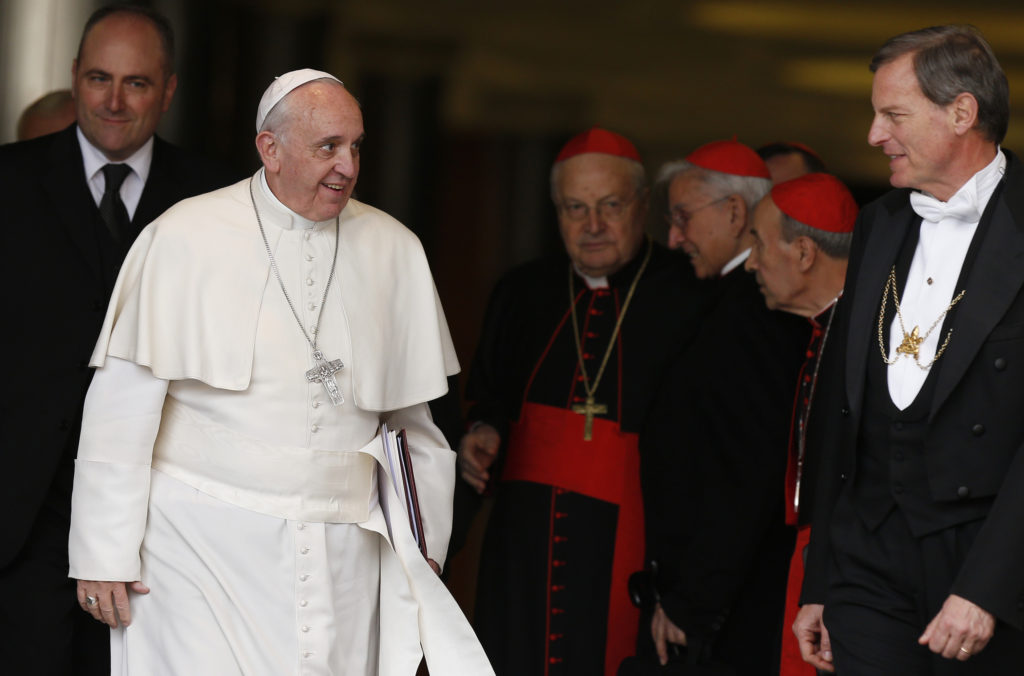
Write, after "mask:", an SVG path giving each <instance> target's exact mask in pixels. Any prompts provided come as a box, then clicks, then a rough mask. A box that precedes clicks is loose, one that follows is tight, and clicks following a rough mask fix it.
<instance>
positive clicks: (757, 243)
mask: <svg viewBox="0 0 1024 676" xmlns="http://www.w3.org/2000/svg"><path fill="white" fill-rule="evenodd" d="M750 232H751V234H752V235H753V237H754V246H753V247H751V249H750V257H749V258H747V262H746V264H745V267H746V268H747V270H749V271H750V272H753V273H754V274H755V275H756V276H757V284H758V286H759V287H760V288H761V293H762V294H764V302H765V304H766V305H767V306H768V308H769V309H771V310H790V309H792V308H793V307H794V303H793V301H794V299H795V298H796V297H797V295H798V294H799V293H800V291H801V289H802V288H803V278H802V275H801V274H800V269H799V263H800V252H799V250H798V248H797V247H796V246H794V242H795V241H796V240H794V242H787V241H785V240H784V239H783V237H782V212H781V211H780V210H779V208H778V207H777V206H775V203H774V202H773V201H772V198H771V195H767V196H765V197H764V199H762V200H761V201H760V202H758V204H757V207H756V208H755V209H754V223H753V225H752V226H751V229H750Z"/></svg>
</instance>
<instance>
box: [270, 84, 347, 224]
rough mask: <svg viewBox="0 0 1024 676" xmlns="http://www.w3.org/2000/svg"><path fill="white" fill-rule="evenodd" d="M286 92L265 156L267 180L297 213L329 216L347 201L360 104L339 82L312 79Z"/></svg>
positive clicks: (310, 216) (315, 218)
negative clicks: (284, 109) (279, 125)
mask: <svg viewBox="0 0 1024 676" xmlns="http://www.w3.org/2000/svg"><path fill="white" fill-rule="evenodd" d="M292 97H294V99H292ZM286 98H288V99H292V100H291V101H289V106H290V113H289V118H288V119H287V120H286V122H285V126H284V128H283V129H282V130H280V132H279V133H277V134H275V143H274V145H275V146H276V148H275V150H274V152H273V154H272V155H271V157H270V158H269V161H268V158H267V157H266V156H264V165H265V166H266V170H267V182H268V184H269V185H270V188H271V190H273V192H274V194H275V195H276V196H277V198H278V199H279V200H281V202H283V203H284V204H285V206H287V207H288V208H290V209H291V210H292V211H294V212H295V213H297V214H299V215H300V216H303V217H305V218H308V219H310V220H311V221H328V220H331V219H333V218H335V217H336V216H337V215H338V214H340V213H341V210H342V209H344V208H345V205H346V204H348V200H349V197H351V196H352V190H353V189H354V188H355V186H356V179H357V178H358V177H359V148H360V145H361V144H362V142H363V115H362V113H361V112H360V111H359V104H358V103H357V102H356V100H355V98H354V97H353V96H352V95H351V94H349V93H348V91H346V90H345V88H344V87H342V86H341V85H339V84H334V83H329V82H312V83H310V84H307V85H304V86H302V87H299V88H298V89H296V90H295V91H293V92H291V93H290V94H288V96H287V97H286ZM262 133H264V134H265V133H268V132H262Z"/></svg>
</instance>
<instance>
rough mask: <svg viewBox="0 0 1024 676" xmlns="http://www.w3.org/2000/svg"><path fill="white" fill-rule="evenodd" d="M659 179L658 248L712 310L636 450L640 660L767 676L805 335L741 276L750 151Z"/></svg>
mask: <svg viewBox="0 0 1024 676" xmlns="http://www.w3.org/2000/svg"><path fill="white" fill-rule="evenodd" d="M659 181H660V182H665V183H667V184H668V198H669V199H668V204H669V219H670V223H671V227H670V230H669V243H670V244H671V245H672V246H674V247H677V248H681V249H682V250H683V251H685V252H686V254H687V255H688V256H689V257H690V262H691V263H692V265H693V267H694V270H695V271H696V274H697V276H698V277H700V278H701V279H705V280H707V284H708V285H709V291H708V294H709V296H710V302H711V307H710V309H709V311H708V314H707V315H706V317H705V318H704V320H703V321H702V322H701V326H700V330H699V331H698V333H697V336H696V338H695V339H694V340H693V341H692V342H691V343H690V344H689V345H688V346H687V348H686V350H685V352H683V354H682V355H680V357H679V358H678V359H677V360H675V362H674V363H673V364H671V367H670V369H669V370H668V373H667V378H666V380H665V381H664V382H665V385H666V386H665V387H664V388H663V389H662V392H661V393H660V395H659V397H658V399H657V402H656V404H655V406H654V408H653V410H652V413H651V415H650V416H649V422H648V424H647V425H646V427H645V428H644V431H643V433H642V435H641V438H640V451H641V460H642V471H643V473H642V476H643V487H644V502H645V506H646V508H647V512H646V526H647V557H648V560H649V562H653V564H654V565H656V567H657V574H656V575H655V576H654V577H655V579H654V580H653V582H654V586H655V588H656V591H657V598H656V600H657V603H656V604H655V606H654V608H653V613H648V616H647V620H646V621H645V622H644V624H643V625H642V628H641V631H642V632H643V633H642V634H641V637H640V638H641V640H640V641H639V642H638V651H637V653H638V657H640V658H641V659H644V658H647V659H651V658H652V657H653V654H654V653H656V655H657V658H658V660H659V661H662V662H664V661H666V660H667V659H668V658H669V656H670V653H671V652H672V651H673V650H676V651H678V652H680V653H681V654H680V657H679V658H680V659H682V660H683V661H684V662H688V663H691V664H693V665H701V666H704V667H710V666H711V665H717V666H721V667H725V668H726V669H727V670H731V671H733V672H734V673H736V674H741V675H744V676H746V675H748V674H749V675H751V676H764V675H765V674H771V673H773V672H774V670H776V669H777V668H778V661H779V645H780V642H781V636H782V609H783V601H784V598H785V590H786V574H787V570H788V565H789V558H790V554H791V553H792V551H793V543H794V538H795V533H794V529H793V528H792V527H791V526H787V525H786V523H785V514H784V501H785V500H784V481H785V474H786V445H787V441H788V433H789V418H790V412H791V410H792V402H793V385H794V383H795V382H796V379H797V374H798V372H799V370H800V365H801V363H802V362H803V356H804V350H805V348H806V345H807V340H808V336H809V334H810V327H809V326H808V325H807V322H806V321H804V320H803V319H801V318H799V317H794V316H792V315H789V314H785V313H781V312H775V311H770V310H768V309H767V308H766V307H765V303H764V299H763V298H762V296H761V294H760V293H759V292H758V286H757V282H756V281H755V280H754V278H753V276H752V275H750V274H748V273H747V272H745V271H744V269H743V263H744V261H745V260H746V259H747V256H748V255H749V253H750V247H751V246H752V244H753V240H752V238H751V235H750V232H749V226H750V222H751V214H752V212H753V210H754V207H755V205H757V203H758V202H759V201H760V200H761V198H762V197H763V196H764V195H766V194H767V193H768V191H769V190H770V189H771V187H772V183H771V179H770V178H769V174H768V168H767V167H766V166H765V164H764V162H763V161H762V160H761V158H760V157H758V155H757V153H755V152H754V151H753V150H752V149H751V148H749V147H747V146H745V145H743V144H741V143H738V142H736V141H717V142H714V143H709V144H707V145H704V146H701V147H700V148H698V149H696V150H695V151H693V152H692V153H691V154H690V155H689V156H687V158H686V159H685V160H681V161H678V162H672V163H669V164H667V165H666V166H665V167H663V168H662V170H661V174H660V176H659ZM666 310H667V311H668V310H670V308H666ZM649 565H651V564H650V563H649ZM651 567H652V568H653V566H651ZM673 646H675V647H673Z"/></svg>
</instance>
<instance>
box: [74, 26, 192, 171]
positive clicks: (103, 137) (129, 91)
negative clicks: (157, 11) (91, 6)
mask: <svg viewBox="0 0 1024 676" xmlns="http://www.w3.org/2000/svg"><path fill="white" fill-rule="evenodd" d="M166 72H167V71H166V70H165V63H164V53H163V50H162V49H161V45H160V35H159V33H157V30H156V28H154V27H153V24H151V23H150V22H149V21H147V20H145V19H143V18H140V17H137V16H132V15H126V14H114V15H112V16H110V17H107V18H106V19H103V20H102V21H100V22H99V23H98V24H96V25H95V26H93V27H92V29H91V30H90V31H89V33H88V35H86V36H85V41H84V42H83V43H82V54H81V57H80V58H78V59H75V61H74V63H73V64H72V66H71V92H72V94H73V95H74V97H75V109H76V113H77V117H78V126H79V128H80V129H81V130H82V133H83V134H84V135H85V138H87V139H88V140H89V142H90V143H92V144H93V145H94V146H96V147H97V148H98V149H99V150H100V151H102V152H103V154H104V155H106V156H107V159H109V160H112V161H121V160H125V159H127V158H128V157H130V156H131V155H132V154H133V153H134V152H135V151H137V150H138V149H139V148H141V147H142V146H143V145H144V144H145V143H146V141H148V140H149V138H150V137H151V136H152V135H153V133H154V132H155V131H156V126H157V123H158V122H159V121H160V116H161V115H162V114H163V113H165V112H167V108H168V107H170V105H171V99H172V98H173V97H174V90H175V88H176V87H177V86H178V80H177V77H176V76H174V75H171V76H170V77H167V76H166Z"/></svg>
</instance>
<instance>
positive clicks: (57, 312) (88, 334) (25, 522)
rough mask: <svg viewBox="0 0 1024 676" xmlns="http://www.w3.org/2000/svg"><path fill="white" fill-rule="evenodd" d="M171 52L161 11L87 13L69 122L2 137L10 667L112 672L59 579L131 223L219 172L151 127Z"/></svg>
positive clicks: (215, 179) (163, 105)
mask: <svg viewBox="0 0 1024 676" xmlns="http://www.w3.org/2000/svg"><path fill="white" fill-rule="evenodd" d="M173 60H174V52H173V36H172V33H171V27H170V24H169V23H168V22H167V20H166V18H164V17H162V16H160V15H159V14H156V13H155V12H153V11H151V10H148V9H144V8H139V7H137V6H131V7H125V6H114V7H107V8H103V9H100V10H98V11H97V12H96V13H94V14H93V15H92V17H90V19H89V21H88V22H87V24H86V26H85V30H84V31H83V35H82V41H81V43H80V46H79V51H78V55H77V58H76V59H75V61H74V63H73V65H72V81H73V83H72V91H73V93H74V97H75V104H76V109H77V118H78V122H77V124H76V125H72V126H70V127H68V128H67V129H65V130H64V131H61V132H58V133H55V134H51V135H48V136H44V137H41V138H38V139H34V140H31V141H25V142H22V143H16V144H12V145H7V146H3V147H0V191H2V195H3V204H4V210H3V211H4V215H3V227H2V228H0V233H2V234H0V238H2V239H0V241H2V247H0V248H2V249H3V251H4V252H5V256H6V257H7V261H6V262H5V264H4V268H3V287H4V290H5V291H4V293H5V298H6V310H7V329H6V331H5V336H4V353H5V354H6V355H7V365H6V369H5V375H4V378H3V385H2V386H0V392H2V395H0V397H2V407H0V410H2V414H0V415H2V422H0V438H2V443H0V473H2V475H3V477H4V490H3V491H0V513H3V515H4V518H3V521H2V523H3V526H2V529H3V530H2V536H0V598H2V599H3V603H2V604H0V652H2V653H3V655H4V658H3V659H4V668H5V669H8V670H9V673H18V674H55V675H56V674H60V675H65V674H71V673H75V674H80V673H81V674H105V673H109V671H110V667H109V650H110V648H109V629H108V628H107V627H106V626H104V625H103V624H100V623H98V622H96V621H94V620H93V619H92V618H91V617H90V616H89V615H88V614H86V613H83V612H82V611H81V610H80V609H79V607H78V606H79V600H78V599H77V598H76V592H75V582H74V580H71V579H69V578H68V558H67V544H68V528H69V518H70V509H71V503H70V500H71V481H72V475H73V463H74V460H75V455H76V450H77V445H78V429H79V426H80V422H81V421H80V415H81V409H82V402H83V399H84V397H85V392H86V388H87V387H88V385H89V381H90V379H91V376H92V370H91V369H90V368H89V367H88V361H89V355H90V354H91V352H92V349H93V344H94V343H95V341H96V337H97V335H98V333H99V329H100V324H101V322H102V321H103V316H104V312H105V310H106V307H107V301H108V298H109V294H110V290H111V288H112V287H113V284H114V280H115V278H116V276H117V272H118V268H119V266H120V263H121V260H122V258H123V257H124V254H125V253H126V251H127V249H128V247H129V246H130V245H131V243H132V240H133V239H134V237H135V235H136V234H137V233H138V232H139V230H141V229H142V227H143V226H144V225H146V224H147V223H148V222H149V221H151V220H152V219H154V218H156V217H157V216H158V215H159V214H160V213H161V212H163V211H164V209H166V208H167V207H169V206H171V205H172V204H174V203H175V202H177V201H178V200H180V199H183V198H185V197H188V196H191V195H194V194H197V193H201V192H205V191H207V190H212V189H214V188H216V187H219V186H220V185H224V184H226V183H227V182H228V179H229V177H228V176H226V175H221V173H220V172H219V171H215V170H212V169H210V168H209V167H208V166H207V165H206V164H205V163H203V162H201V161H199V160H197V159H196V158H194V157H192V156H190V155H187V154H186V153H184V152H183V151H181V150H179V149H178V148H175V147H174V146H172V145H170V144H168V143H166V142H164V141H161V140H160V139H158V138H155V137H154V136H153V132H154V130H155V129H156V126H157V122H158V121H159V119H160V116H161V115H162V114H163V113H164V112H166V110H167V108H168V106H170V104H171V99H172V98H173V96H174V90H175V87H176V85H177V78H176V76H175V74H174V66H173ZM126 168H127V169H126ZM108 181H110V182H111V185H110V187H111V190H106V187H107V182H108ZM114 183H119V184H120V185H119V189H114V186H113V184H114Z"/></svg>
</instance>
